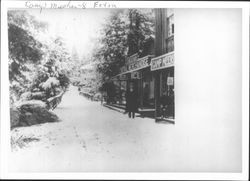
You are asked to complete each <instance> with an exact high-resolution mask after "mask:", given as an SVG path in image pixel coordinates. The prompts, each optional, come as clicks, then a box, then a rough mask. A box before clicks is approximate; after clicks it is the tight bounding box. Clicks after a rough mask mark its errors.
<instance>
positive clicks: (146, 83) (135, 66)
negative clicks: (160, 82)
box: [116, 54, 155, 112]
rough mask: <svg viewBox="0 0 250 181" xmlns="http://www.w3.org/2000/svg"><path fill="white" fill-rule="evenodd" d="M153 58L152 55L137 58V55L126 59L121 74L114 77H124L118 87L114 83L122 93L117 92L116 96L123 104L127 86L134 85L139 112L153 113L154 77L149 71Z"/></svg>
mask: <svg viewBox="0 0 250 181" xmlns="http://www.w3.org/2000/svg"><path fill="white" fill-rule="evenodd" d="M153 57H154V56H153V55H147V56H144V57H141V58H139V57H138V54H134V55H132V56H130V57H128V58H127V59H126V63H125V65H124V66H123V67H122V68H121V70H120V72H121V73H120V74H119V75H117V76H116V77H121V76H123V77H124V78H123V80H120V81H119V82H120V84H119V85H118V83H116V85H117V87H119V90H122V91H121V92H122V93H118V91H117V95H118V94H119V95H120V99H122V103H123V104H124V103H126V100H125V92H126V91H127V89H128V87H129V84H133V85H134V88H135V90H136V91H137V93H138V101H139V102H138V103H139V112H143V111H153V112H154V111H155V105H154V104H155V100H154V96H155V94H154V77H153V74H152V72H151V71H150V62H151V59H152V58H153Z"/></svg>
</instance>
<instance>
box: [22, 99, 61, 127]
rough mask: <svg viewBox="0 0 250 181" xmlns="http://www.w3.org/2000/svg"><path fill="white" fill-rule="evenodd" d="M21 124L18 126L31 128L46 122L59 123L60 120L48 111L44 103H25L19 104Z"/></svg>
mask: <svg viewBox="0 0 250 181" xmlns="http://www.w3.org/2000/svg"><path fill="white" fill-rule="evenodd" d="M18 109H19V110H20V116H19V123H18V125H17V126H30V125H35V124H41V123H46V122H57V121H59V118H58V117H57V115H55V114H54V113H53V112H50V111H49V110H47V109H46V104H45V103H44V102H42V101H33V100H32V101H25V102H22V103H20V104H19V106H18Z"/></svg>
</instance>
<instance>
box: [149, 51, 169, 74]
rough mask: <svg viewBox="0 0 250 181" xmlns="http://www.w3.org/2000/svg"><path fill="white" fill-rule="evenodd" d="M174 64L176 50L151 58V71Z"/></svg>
mask: <svg viewBox="0 0 250 181" xmlns="http://www.w3.org/2000/svg"><path fill="white" fill-rule="evenodd" d="M172 66H174V52H171V53H167V54H164V55H161V56H159V57H156V58H153V59H152V60H151V71H154V70H159V69H163V68H167V67H172Z"/></svg>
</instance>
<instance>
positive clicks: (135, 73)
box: [131, 72, 141, 79]
mask: <svg viewBox="0 0 250 181" xmlns="http://www.w3.org/2000/svg"><path fill="white" fill-rule="evenodd" d="M140 78H141V75H140V72H131V79H140Z"/></svg>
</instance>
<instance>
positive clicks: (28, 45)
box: [8, 10, 73, 103]
mask: <svg viewBox="0 0 250 181" xmlns="http://www.w3.org/2000/svg"><path fill="white" fill-rule="evenodd" d="M46 29H47V24H46V23H44V22H40V21H38V20H36V19H35V18H34V17H33V16H31V15H29V14H28V13H27V12H26V11H19V10H16V11H8V38H9V80H10V98H11V103H14V102H15V101H17V100H19V99H20V98H21V97H22V96H21V94H23V93H24V92H26V93H28V92H33V93H43V92H46V98H49V97H50V96H53V95H55V94H57V93H58V92H60V91H62V90H65V89H66V88H67V87H68V85H69V78H68V77H69V74H70V72H71V69H72V67H73V66H72V62H71V57H70V55H69V53H68V51H67V50H66V48H65V44H64V42H63V39H62V38H61V37H55V38H53V37H50V36H48V34H46ZM41 37H42V38H41ZM36 95H37V94H36ZM41 95H42V94H41ZM42 99H43V98H42Z"/></svg>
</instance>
